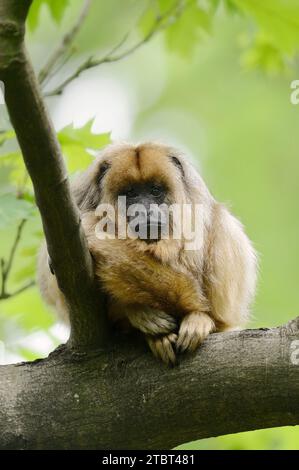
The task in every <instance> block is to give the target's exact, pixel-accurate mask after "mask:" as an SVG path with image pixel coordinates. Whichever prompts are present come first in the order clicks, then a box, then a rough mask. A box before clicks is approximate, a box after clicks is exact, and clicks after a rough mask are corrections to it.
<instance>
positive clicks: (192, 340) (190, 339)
mask: <svg viewBox="0 0 299 470" xmlns="http://www.w3.org/2000/svg"><path fill="white" fill-rule="evenodd" d="M214 329H215V324H214V322H213V320H212V319H211V317H209V315H207V314H205V313H200V312H199V313H192V314H190V315H188V316H186V317H185V318H184V319H183V321H182V323H181V327H180V330H179V337H178V341H177V349H178V350H180V351H181V352H184V351H186V350H188V351H190V352H194V351H195V350H196V349H197V348H198V347H199V346H200V344H201V343H202V342H203V341H204V339H205V338H206V337H207V336H208V335H209V334H210V333H211V332H212V331H213V330H214Z"/></svg>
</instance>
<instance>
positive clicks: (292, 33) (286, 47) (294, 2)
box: [231, 0, 299, 55]
mask: <svg viewBox="0 0 299 470" xmlns="http://www.w3.org/2000/svg"><path fill="white" fill-rule="evenodd" d="M231 1H232V2H233V3H234V4H235V5H236V6H237V7H238V8H239V9H240V10H242V11H243V12H245V13H247V14H249V15H250V16H252V17H253V18H254V19H255V21H256V22H257V23H258V25H259V26H260V28H261V30H262V32H263V33H264V34H266V35H267V36H268V38H269V42H270V41H271V42H272V44H273V45H274V46H275V47H276V48H277V49H279V50H281V51H282V52H284V53H287V54H290V55H293V54H294V53H295V52H296V51H298V47H299V2H298V0H231Z"/></svg>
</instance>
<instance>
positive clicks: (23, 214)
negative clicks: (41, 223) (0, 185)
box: [0, 194, 34, 229]
mask: <svg viewBox="0 0 299 470" xmlns="http://www.w3.org/2000/svg"><path fill="white" fill-rule="evenodd" d="M33 207H34V206H33V205H32V204H30V203H29V202H27V201H24V200H22V199H18V198H17V197H16V196H15V195H14V194H2V195H0V229H3V228H6V227H8V226H10V225H12V224H14V223H16V222H17V221H19V220H21V219H28V217H30V215H31V214H32V213H33Z"/></svg>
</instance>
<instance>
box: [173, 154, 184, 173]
mask: <svg viewBox="0 0 299 470" xmlns="http://www.w3.org/2000/svg"><path fill="white" fill-rule="evenodd" d="M170 158H171V160H172V163H173V164H174V165H175V166H176V167H177V168H178V169H179V170H180V172H181V174H182V176H184V169H183V165H182V164H181V162H180V160H179V159H178V157H175V156H174V155H171V156H170Z"/></svg>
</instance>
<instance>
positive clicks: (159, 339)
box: [146, 333, 178, 365]
mask: <svg viewBox="0 0 299 470" xmlns="http://www.w3.org/2000/svg"><path fill="white" fill-rule="evenodd" d="M177 338H178V337H177V335H176V334H175V333H170V334H168V335H165V336H147V337H146V340H147V342H148V345H149V347H150V348H151V351H152V353H153V355H154V356H155V357H156V358H157V359H160V360H162V361H163V362H164V363H165V364H167V365H174V364H175V363H176V355H175V344H176V341H177Z"/></svg>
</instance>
